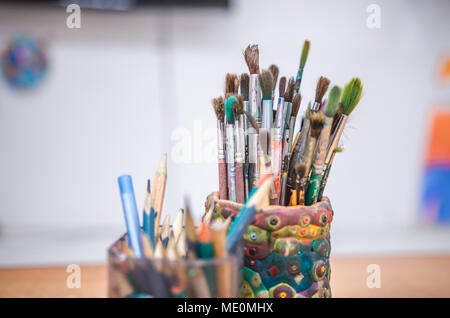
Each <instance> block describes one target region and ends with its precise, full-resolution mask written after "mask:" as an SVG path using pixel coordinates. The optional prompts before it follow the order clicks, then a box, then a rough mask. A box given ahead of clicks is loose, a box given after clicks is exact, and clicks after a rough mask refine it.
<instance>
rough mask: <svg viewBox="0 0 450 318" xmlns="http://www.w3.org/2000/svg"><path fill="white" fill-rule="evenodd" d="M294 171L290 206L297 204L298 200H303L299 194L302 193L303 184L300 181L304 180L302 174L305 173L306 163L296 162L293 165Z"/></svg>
mask: <svg viewBox="0 0 450 318" xmlns="http://www.w3.org/2000/svg"><path fill="white" fill-rule="evenodd" d="M295 173H296V178H295V188H294V190H292V193H291V205H292V206H295V205H299V204H300V202H304V199H302V197H301V195H302V193H304V191H303V187H304V184H303V183H302V181H304V180H305V179H304V176H305V173H306V165H305V164H304V163H303V162H297V164H296V165H295Z"/></svg>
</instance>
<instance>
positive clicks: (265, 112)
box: [261, 99, 273, 133]
mask: <svg viewBox="0 0 450 318" xmlns="http://www.w3.org/2000/svg"><path fill="white" fill-rule="evenodd" d="M272 105H273V103H272V100H270V99H263V101H262V122H261V128H262V129H265V130H267V131H268V132H269V133H270V130H271V129H272V124H273V110H272V109H273V106H272Z"/></svg>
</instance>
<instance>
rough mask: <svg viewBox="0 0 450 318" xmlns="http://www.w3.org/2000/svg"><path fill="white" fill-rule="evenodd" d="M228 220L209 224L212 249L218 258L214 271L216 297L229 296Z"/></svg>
mask: <svg viewBox="0 0 450 318" xmlns="http://www.w3.org/2000/svg"><path fill="white" fill-rule="evenodd" d="M227 224H228V222H224V221H221V220H215V221H214V222H213V224H211V227H210V230H211V240H212V244H213V249H214V257H215V258H216V259H218V260H219V262H220V263H219V264H218V270H217V271H216V282H217V297H219V298H229V297H231V296H232V291H231V279H232V278H231V273H232V272H231V268H230V264H229V262H228V261H227V260H226V258H227V256H228V253H227V247H226V236H227V232H228V226H227Z"/></svg>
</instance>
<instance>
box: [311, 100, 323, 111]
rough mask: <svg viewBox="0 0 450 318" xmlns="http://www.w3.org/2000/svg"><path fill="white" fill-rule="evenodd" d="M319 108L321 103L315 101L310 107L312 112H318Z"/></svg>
mask: <svg viewBox="0 0 450 318" xmlns="http://www.w3.org/2000/svg"><path fill="white" fill-rule="evenodd" d="M320 106H322V104H321V103H319V102H317V101H314V103H313V104H312V106H311V110H312V111H313V112H318V111H319V110H320Z"/></svg>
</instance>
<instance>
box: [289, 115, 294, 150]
mask: <svg viewBox="0 0 450 318" xmlns="http://www.w3.org/2000/svg"><path fill="white" fill-rule="evenodd" d="M294 129H295V117H292V116H291V118H290V119H289V144H288V147H289V148H288V149H289V151H291V147H292V142H293V138H294Z"/></svg>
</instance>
